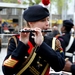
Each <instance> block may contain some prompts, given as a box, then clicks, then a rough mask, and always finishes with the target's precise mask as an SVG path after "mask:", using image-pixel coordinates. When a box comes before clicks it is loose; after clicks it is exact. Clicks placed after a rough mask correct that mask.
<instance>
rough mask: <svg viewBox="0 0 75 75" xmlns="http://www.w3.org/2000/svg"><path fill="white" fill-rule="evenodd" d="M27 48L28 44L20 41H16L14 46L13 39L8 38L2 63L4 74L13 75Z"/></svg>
mask: <svg viewBox="0 0 75 75" xmlns="http://www.w3.org/2000/svg"><path fill="white" fill-rule="evenodd" d="M28 48H29V47H28V45H25V44H23V43H22V42H21V41H19V42H18V46H17V48H16V46H15V42H14V40H13V39H11V40H10V42H9V46H8V52H7V55H6V57H5V59H4V61H3V64H2V71H3V73H4V75H13V74H14V73H15V71H16V70H17V69H16V68H17V67H18V66H20V64H21V63H22V61H23V58H24V56H25V54H26V52H27V50H28ZM20 61H21V62H20Z"/></svg>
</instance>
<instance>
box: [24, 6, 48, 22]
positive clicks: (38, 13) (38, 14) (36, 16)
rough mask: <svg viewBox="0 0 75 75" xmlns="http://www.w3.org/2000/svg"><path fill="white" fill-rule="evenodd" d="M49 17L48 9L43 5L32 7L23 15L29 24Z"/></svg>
mask: <svg viewBox="0 0 75 75" xmlns="http://www.w3.org/2000/svg"><path fill="white" fill-rule="evenodd" d="M47 16H49V11H48V9H47V8H45V7H43V6H41V5H33V6H30V7H28V8H27V9H26V10H25V11H24V13H23V18H24V19H25V20H26V21H28V22H34V21H39V20H41V19H43V18H46V17H47Z"/></svg>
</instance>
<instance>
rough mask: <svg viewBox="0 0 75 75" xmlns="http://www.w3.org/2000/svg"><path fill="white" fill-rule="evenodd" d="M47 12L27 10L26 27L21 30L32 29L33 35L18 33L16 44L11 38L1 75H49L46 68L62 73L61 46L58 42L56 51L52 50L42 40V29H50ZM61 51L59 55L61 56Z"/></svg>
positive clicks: (40, 9)
mask: <svg viewBox="0 0 75 75" xmlns="http://www.w3.org/2000/svg"><path fill="white" fill-rule="evenodd" d="M49 15H50V14H49V11H48V10H47V9H46V8H44V7H42V6H41V5H33V6H30V7H28V8H27V9H26V10H25V11H24V13H23V18H24V19H25V20H26V21H27V26H28V27H25V28H23V29H22V30H28V31H29V30H34V31H35V32H20V36H16V38H17V37H18V38H17V42H18V45H17V47H16V44H15V41H14V40H13V38H12V39H10V41H9V46H8V52H7V55H6V57H5V59H4V61H3V65H2V71H3V73H4V75H14V74H15V75H49V68H50V67H52V68H53V69H54V70H55V71H61V70H62V69H63V68H64V65H65V61H64V58H63V56H62V55H61V53H63V51H62V49H61V44H60V42H59V41H58V43H57V44H58V46H57V47H58V49H59V50H58V51H54V50H53V49H52V48H51V47H50V46H49V45H48V44H47V43H46V41H44V37H43V34H42V32H41V30H47V29H48V28H49ZM60 52H61V53H60Z"/></svg>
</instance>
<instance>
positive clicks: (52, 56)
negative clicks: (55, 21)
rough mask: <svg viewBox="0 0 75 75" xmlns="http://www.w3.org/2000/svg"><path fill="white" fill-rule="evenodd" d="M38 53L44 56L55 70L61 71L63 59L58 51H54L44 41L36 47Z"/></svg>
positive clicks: (63, 63)
mask: <svg viewBox="0 0 75 75" xmlns="http://www.w3.org/2000/svg"><path fill="white" fill-rule="evenodd" d="M38 53H39V54H40V55H42V57H44V58H45V59H46V60H47V62H48V63H49V64H50V66H51V67H52V68H53V69H54V70H55V71H61V70H62V69H63V68H64V65H65V60H64V58H63V57H62V56H61V54H60V53H59V52H56V51H54V50H53V49H52V48H51V47H50V46H48V45H47V44H46V43H45V42H43V43H42V45H41V46H40V47H39V49H38Z"/></svg>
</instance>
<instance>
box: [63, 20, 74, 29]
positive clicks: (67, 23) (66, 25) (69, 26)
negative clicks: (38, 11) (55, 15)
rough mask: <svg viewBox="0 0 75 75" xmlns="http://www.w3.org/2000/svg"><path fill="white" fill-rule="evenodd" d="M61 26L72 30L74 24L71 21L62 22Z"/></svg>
mask: <svg viewBox="0 0 75 75" xmlns="http://www.w3.org/2000/svg"><path fill="white" fill-rule="evenodd" d="M63 26H65V27H68V28H72V27H73V26H74V24H73V22H72V21H71V20H63Z"/></svg>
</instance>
